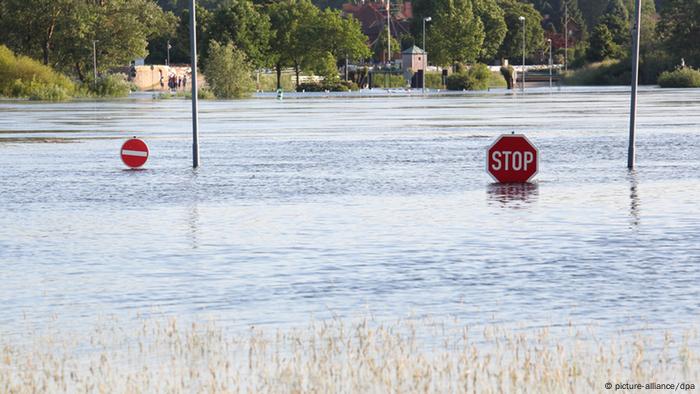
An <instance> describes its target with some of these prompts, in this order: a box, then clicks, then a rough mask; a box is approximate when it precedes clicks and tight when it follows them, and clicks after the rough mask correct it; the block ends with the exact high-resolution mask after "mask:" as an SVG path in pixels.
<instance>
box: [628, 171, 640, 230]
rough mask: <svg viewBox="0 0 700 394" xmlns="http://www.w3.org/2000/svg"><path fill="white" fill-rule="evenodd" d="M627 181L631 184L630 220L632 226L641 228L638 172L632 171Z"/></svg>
mask: <svg viewBox="0 0 700 394" xmlns="http://www.w3.org/2000/svg"><path fill="white" fill-rule="evenodd" d="M627 179H628V180H629V183H630V218H631V224H632V226H635V227H636V226H639V220H640V215H639V193H638V191H637V188H638V187H639V180H638V179H637V171H635V170H631V171H629V172H628V173H627Z"/></svg>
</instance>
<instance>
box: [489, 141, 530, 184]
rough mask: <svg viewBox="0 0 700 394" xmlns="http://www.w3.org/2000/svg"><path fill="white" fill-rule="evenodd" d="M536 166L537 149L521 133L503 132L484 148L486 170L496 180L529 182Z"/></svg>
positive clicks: (501, 181)
mask: <svg viewBox="0 0 700 394" xmlns="http://www.w3.org/2000/svg"><path fill="white" fill-rule="evenodd" d="M538 168H539V151H538V150H537V147H535V145H533V144H532V143H531V142H530V140H528V139H527V137H525V136H524V135H522V134H503V135H501V136H500V137H498V139H496V141H495V142H494V143H493V144H491V146H489V148H488V149H487V150H486V172H488V173H489V175H491V177H492V178H493V179H494V180H495V181H496V182H500V183H522V182H529V181H530V180H531V179H532V178H533V177H534V176H535V175H536V174H537V171H538Z"/></svg>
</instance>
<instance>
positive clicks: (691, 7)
mask: <svg viewBox="0 0 700 394" xmlns="http://www.w3.org/2000/svg"><path fill="white" fill-rule="evenodd" d="M660 13H661V19H660V20H659V24H658V28H657V30H658V33H659V38H660V39H661V41H662V42H663V44H664V48H667V50H668V52H669V53H670V54H671V55H672V56H673V57H675V59H676V61H677V62H680V59H681V58H684V59H685V61H686V63H687V64H690V65H693V66H695V67H699V66H700V45H698V40H700V23H699V22H698V21H700V1H698V0H666V2H665V4H664V6H663V7H662V8H661V12H660Z"/></svg>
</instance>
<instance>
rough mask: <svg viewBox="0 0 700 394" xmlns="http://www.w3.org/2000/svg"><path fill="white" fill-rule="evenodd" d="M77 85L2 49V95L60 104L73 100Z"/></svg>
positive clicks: (0, 92)
mask: <svg viewBox="0 0 700 394" xmlns="http://www.w3.org/2000/svg"><path fill="white" fill-rule="evenodd" d="M75 92H76V86H75V84H74V83H73V82H72V81H71V80H70V79H69V78H68V77H66V76H65V75H63V74H60V73H58V72H56V71H54V70H53V69H52V68H51V67H48V66H45V65H43V64H41V63H39V62H38V61H36V60H33V59H31V58H28V57H26V56H15V54H14V53H13V52H12V51H11V50H10V49H8V48H7V47H6V46H4V45H0V95H2V96H7V97H17V98H29V99H30V100H51V101H61V100H67V99H70V98H71V97H73V95H74V94H75Z"/></svg>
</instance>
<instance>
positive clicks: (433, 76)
mask: <svg viewBox="0 0 700 394" xmlns="http://www.w3.org/2000/svg"><path fill="white" fill-rule="evenodd" d="M425 87H426V88H428V89H444V88H445V86H444V85H443V84H442V73H441V72H430V71H428V72H427V73H425Z"/></svg>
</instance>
